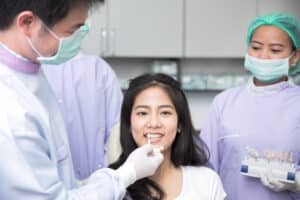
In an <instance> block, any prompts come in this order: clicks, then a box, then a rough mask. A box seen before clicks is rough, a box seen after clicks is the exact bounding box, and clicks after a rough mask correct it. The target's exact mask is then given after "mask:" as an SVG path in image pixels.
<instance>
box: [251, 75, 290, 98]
mask: <svg viewBox="0 0 300 200" xmlns="http://www.w3.org/2000/svg"><path fill="white" fill-rule="evenodd" d="M291 84H293V82H292V81H291V78H290V77H289V78H288V81H282V82H279V83H275V84H272V85H267V86H256V85H255V84H254V78H253V77H251V78H250V79H249V81H248V84H247V87H248V88H249V89H250V90H251V91H253V92H254V93H256V94H259V95H271V94H274V93H277V92H280V91H281V90H283V89H285V88H287V87H289V86H290V85H291Z"/></svg>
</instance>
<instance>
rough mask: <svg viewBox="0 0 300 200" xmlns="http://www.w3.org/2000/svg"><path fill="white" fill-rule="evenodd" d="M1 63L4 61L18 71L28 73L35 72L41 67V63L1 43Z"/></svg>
mask: <svg viewBox="0 0 300 200" xmlns="http://www.w3.org/2000/svg"><path fill="white" fill-rule="evenodd" d="M0 63H3V64H5V65H7V66H8V67H10V68H12V69H14V70H16V71H19V72H23V73H26V74H35V73H37V72H38V71H39V69H40V64H37V63H33V62H32V61H30V60H28V59H26V58H24V57H22V56H20V55H18V54H17V53H15V52H13V51H12V50H10V49H9V48H8V47H6V46H5V45H3V44H1V43H0Z"/></svg>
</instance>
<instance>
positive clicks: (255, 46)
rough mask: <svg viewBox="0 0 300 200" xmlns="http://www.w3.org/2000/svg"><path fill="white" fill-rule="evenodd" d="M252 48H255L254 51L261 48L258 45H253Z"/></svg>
mask: <svg viewBox="0 0 300 200" xmlns="http://www.w3.org/2000/svg"><path fill="white" fill-rule="evenodd" d="M251 49H252V50H254V51H258V50H260V47H257V46H251Z"/></svg>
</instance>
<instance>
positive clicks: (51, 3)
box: [0, 0, 104, 30]
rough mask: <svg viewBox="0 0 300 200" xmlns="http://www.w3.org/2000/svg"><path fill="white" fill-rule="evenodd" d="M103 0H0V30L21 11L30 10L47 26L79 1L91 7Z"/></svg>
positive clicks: (52, 23) (4, 28) (65, 13)
mask: <svg viewBox="0 0 300 200" xmlns="http://www.w3.org/2000/svg"><path fill="white" fill-rule="evenodd" d="M100 2H104V0H38V1H37V0H1V3H0V4H1V5H0V30H6V29H8V28H9V27H10V26H11V25H12V24H13V21H14V19H15V17H16V16H18V14H20V13H21V12H23V11H31V12H33V13H34V14H35V15H36V16H37V17H39V18H40V19H41V20H42V21H43V22H44V23H45V24H46V25H47V26H49V27H51V26H53V25H54V24H56V23H57V22H59V21H60V20H62V19H63V18H64V17H66V16H67V14H68V13H69V11H70V9H71V8H73V7H76V6H77V5H79V4H81V3H87V5H89V7H92V6H93V5H94V4H96V3H100Z"/></svg>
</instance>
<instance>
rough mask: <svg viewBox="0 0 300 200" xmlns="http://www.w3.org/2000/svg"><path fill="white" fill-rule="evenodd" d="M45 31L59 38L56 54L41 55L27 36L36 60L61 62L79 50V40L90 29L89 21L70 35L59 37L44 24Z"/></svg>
mask: <svg viewBox="0 0 300 200" xmlns="http://www.w3.org/2000/svg"><path fill="white" fill-rule="evenodd" d="M44 26H45V28H46V29H47V31H48V32H49V33H50V34H51V35H52V36H53V37H54V38H56V39H57V40H59V46H58V50H57V52H56V54H55V55H54V56H50V57H46V56H43V55H42V54H41V53H40V52H39V51H38V49H37V48H35V46H34V45H33V43H32V41H31V39H30V38H27V40H28V42H29V44H30V46H31V48H32V49H33V51H34V52H35V53H36V54H37V55H38V57H37V60H38V61H39V62H40V63H41V64H50V65H58V64H62V63H64V62H66V61H68V60H70V59H71V58H73V57H74V56H76V55H77V54H78V53H79V51H80V45H81V41H82V40H83V39H84V37H85V36H86V34H87V33H88V32H89V30H90V23H89V22H86V23H85V24H84V25H82V26H81V27H80V28H79V29H78V30H76V31H75V32H74V33H73V34H72V35H71V36H69V37H64V38H59V37H58V36H57V35H56V34H55V33H54V32H53V31H52V30H50V28H48V27H47V26H46V25H44Z"/></svg>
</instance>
